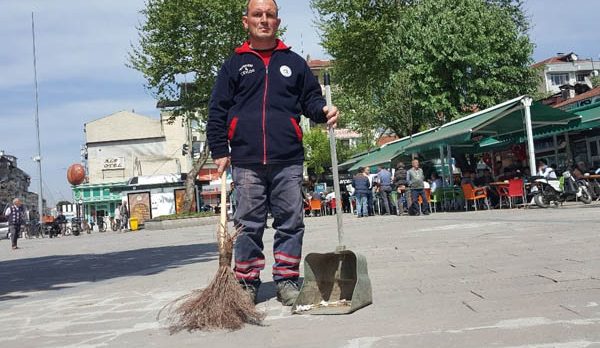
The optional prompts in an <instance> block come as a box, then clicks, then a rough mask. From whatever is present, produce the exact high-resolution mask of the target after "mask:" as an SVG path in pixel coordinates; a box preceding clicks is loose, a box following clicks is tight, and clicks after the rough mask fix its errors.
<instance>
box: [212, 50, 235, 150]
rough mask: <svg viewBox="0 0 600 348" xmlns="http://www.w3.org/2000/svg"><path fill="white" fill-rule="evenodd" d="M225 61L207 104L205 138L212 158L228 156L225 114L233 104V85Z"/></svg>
mask: <svg viewBox="0 0 600 348" xmlns="http://www.w3.org/2000/svg"><path fill="white" fill-rule="evenodd" d="M227 63H228V62H225V64H223V66H222V67H221V70H220V71H219V75H218V76H217V80H216V82H215V86H214V87H213V90H212V94H211V97H210V102H209V106H208V122H207V124H206V139H207V141H208V147H209V149H210V151H211V156H212V158H213V159H216V158H221V157H227V156H229V142H228V140H227V115H228V113H229V109H230V108H231V107H232V106H233V94H234V91H235V85H234V83H233V80H232V79H231V77H230V75H229V71H228V67H227Z"/></svg>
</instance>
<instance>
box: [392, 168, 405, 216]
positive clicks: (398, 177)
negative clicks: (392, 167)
mask: <svg viewBox="0 0 600 348" xmlns="http://www.w3.org/2000/svg"><path fill="white" fill-rule="evenodd" d="M406 173H407V171H406V169H404V163H403V162H398V164H397V165H396V173H394V187H396V192H398V200H397V201H396V206H397V207H398V215H402V214H404V203H405V202H406V197H405V195H404V194H405V193H406V184H407V183H406V175H407V174H406Z"/></svg>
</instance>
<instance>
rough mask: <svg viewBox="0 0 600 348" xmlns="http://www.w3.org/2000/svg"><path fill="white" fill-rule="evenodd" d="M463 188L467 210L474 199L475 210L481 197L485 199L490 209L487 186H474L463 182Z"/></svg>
mask: <svg viewBox="0 0 600 348" xmlns="http://www.w3.org/2000/svg"><path fill="white" fill-rule="evenodd" d="M461 188H462V191H463V195H464V196H465V210H469V201H473V206H474V207H475V210H477V201H478V200H480V199H483V201H484V202H485V205H487V208H488V210H489V209H490V204H489V203H488V201H487V191H486V190H485V187H473V185H471V184H463V185H461Z"/></svg>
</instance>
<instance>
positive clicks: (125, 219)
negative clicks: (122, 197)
mask: <svg viewBox="0 0 600 348" xmlns="http://www.w3.org/2000/svg"><path fill="white" fill-rule="evenodd" d="M119 214H120V215H121V229H124V230H127V226H128V225H127V224H128V223H129V208H128V207H127V202H123V203H122V204H121V206H120V209H119Z"/></svg>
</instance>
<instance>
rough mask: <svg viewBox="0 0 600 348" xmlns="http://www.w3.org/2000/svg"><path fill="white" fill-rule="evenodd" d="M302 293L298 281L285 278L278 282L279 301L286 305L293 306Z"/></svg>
mask: <svg viewBox="0 0 600 348" xmlns="http://www.w3.org/2000/svg"><path fill="white" fill-rule="evenodd" d="M299 294H300V288H299V286H298V283H297V282H296V281H294V280H291V279H285V280H281V281H278V282H277V301H279V302H281V304H282V305H284V306H291V305H293V304H294V302H296V298H298V295H299Z"/></svg>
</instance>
